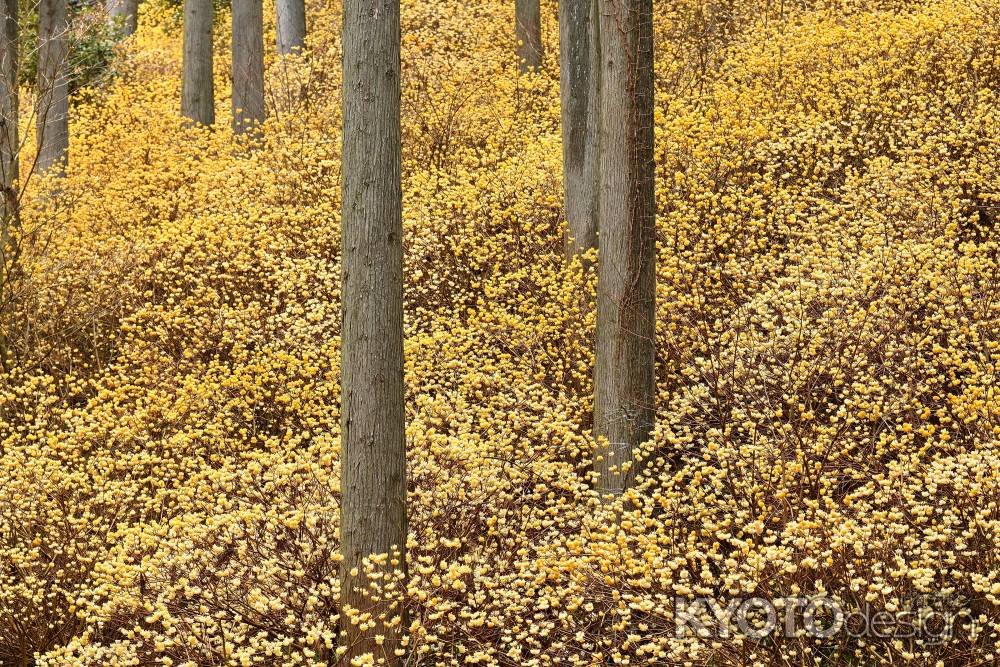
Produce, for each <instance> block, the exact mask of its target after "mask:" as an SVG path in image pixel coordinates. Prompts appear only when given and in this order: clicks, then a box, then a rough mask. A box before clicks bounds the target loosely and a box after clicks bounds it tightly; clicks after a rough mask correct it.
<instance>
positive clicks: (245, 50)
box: [233, 0, 264, 134]
mask: <svg viewBox="0 0 1000 667" xmlns="http://www.w3.org/2000/svg"><path fill="white" fill-rule="evenodd" d="M263 122H264V3H263V0H233V132H235V133H236V134H247V133H248V132H250V133H252V132H254V131H255V129H256V128H257V127H258V126H259V125H260V124H261V123H263Z"/></svg>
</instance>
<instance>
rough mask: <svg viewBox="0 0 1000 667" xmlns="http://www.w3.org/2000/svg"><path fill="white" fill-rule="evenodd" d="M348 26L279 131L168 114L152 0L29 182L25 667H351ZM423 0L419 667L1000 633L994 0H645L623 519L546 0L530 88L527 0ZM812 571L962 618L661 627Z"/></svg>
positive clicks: (417, 25)
mask: <svg viewBox="0 0 1000 667" xmlns="http://www.w3.org/2000/svg"><path fill="white" fill-rule="evenodd" d="M340 11H341V10H340V3H338V2H331V3H329V4H327V3H325V2H321V1H313V0H310V1H309V2H308V3H307V16H308V18H309V35H308V42H307V50H306V52H305V54H303V55H302V56H292V57H289V58H286V59H283V60H278V59H276V58H275V57H274V56H273V53H271V52H272V51H273V48H270V49H269V60H268V63H267V67H268V69H267V104H268V113H269V118H268V121H267V123H266V125H265V127H264V131H263V135H262V137H261V138H260V141H259V143H257V144H256V145H254V144H252V143H250V142H248V141H247V140H244V139H239V138H235V137H234V136H233V134H232V132H231V131H230V130H229V129H228V126H227V123H226V122H224V120H223V121H222V122H219V123H218V126H217V127H216V128H215V129H214V130H209V129H205V128H191V127H186V126H185V125H184V124H183V123H182V119H181V118H180V115H179V100H180V30H179V27H178V25H177V14H176V9H175V8H174V7H173V6H172V5H169V4H168V3H166V2H165V1H164V0H151V1H150V2H147V3H146V4H144V5H142V13H141V15H140V20H139V25H140V28H139V31H138V33H137V34H136V35H134V36H133V37H131V38H129V39H128V40H126V41H125V42H124V43H123V44H122V45H121V46H120V47H119V51H118V53H117V56H116V60H115V62H114V65H113V67H114V72H113V75H112V76H110V78H109V80H108V81H107V82H106V83H105V84H103V85H102V86H101V87H100V88H98V89H95V90H91V91H88V94H87V95H86V96H81V99H79V100H78V101H77V103H76V104H75V106H74V111H73V118H72V122H71V128H70V131H71V154H70V167H69V169H68V171H67V175H66V177H65V178H64V179H62V180H61V182H55V181H54V180H52V179H49V180H45V179H40V180H39V179H36V180H33V181H32V183H31V185H30V187H29V197H28V199H27V200H26V202H25V204H24V211H23V216H24V220H25V223H24V224H25V230H27V231H26V233H28V234H31V235H32V243H31V244H30V245H29V246H28V248H29V251H28V253H27V256H26V260H25V261H26V265H25V266H26V274H25V279H24V283H23V285H22V287H21V291H20V292H19V293H18V295H17V299H16V308H15V309H14V311H13V313H12V314H11V315H10V318H11V319H10V325H9V327H8V329H7V330H8V332H9V334H8V337H9V339H10V345H11V348H12V349H13V350H14V351H15V352H16V353H17V359H18V361H17V363H16V364H14V365H12V366H11V368H10V369H9V370H8V371H7V372H6V373H5V374H3V375H2V376H0V665H4V666H7V665H10V666H11V667H28V666H35V665H37V666H38V667H62V666H80V667H83V666H86V667H103V666H107V667H125V666H126V665H138V666H143V667H145V666H154V665H156V666H159V665H163V666H168V665H172V666H174V667H196V666H197V667H202V666H215V665H219V666H221V665H233V666H241V665H267V666H275V667H277V666H285V665H309V666H316V665H330V664H335V661H336V657H337V655H338V651H337V648H338V646H337V627H338V622H339V610H340V608H339V604H338V601H339V583H338V576H337V571H338V559H339V557H340V555H339V552H338V546H339V537H338V535H339V520H340V519H339V463H338V461H339V452H340V424H339V416H340V412H339V395H340V387H339V374H340V373H339V370H340V362H339V329H340V325H339V309H340V252H339V244H340V194H339V190H340V185H339V183H340V160H339V154H340V145H341V144H340V142H341V137H340V123H341V118H340V94H341V90H340V78H341V70H340V20H341V16H340ZM402 11H403V34H402V50H403V52H402V72H403V82H402V89H403V93H402V95H403V99H402V144H403V223H404V231H405V238H404V249H405V280H406V283H405V304H406V306H405V308H406V311H405V330H406V340H405V357H406V386H407V396H406V401H407V427H406V429H407V431H406V432H407V445H408V472H409V499H408V500H409V504H408V509H409V515H410V516H409V522H410V530H409V543H408V544H407V556H408V560H409V570H410V571H409V579H408V580H407V581H386V582H384V587H383V591H382V593H383V594H385V595H396V594H399V591H400V590H402V589H405V598H406V600H407V601H408V605H409V609H410V617H409V623H410V626H409V629H408V633H407V636H408V639H407V642H408V644H407V648H408V652H409V653H408V655H409V657H408V663H407V664H410V665H414V666H416V665H420V666H425V665H426V666H431V665H502V666H509V667H519V666H529V665H613V664H621V665H625V664H630V665H688V664H690V665H706V666H716V665H731V666H742V665H788V666H789V667H790V666H792V665H889V664H892V665H898V664H907V665H927V666H934V665H942V666H944V665H948V666H951V665H988V664H994V661H995V660H1000V640H998V632H1000V388H998V387H1000V227H998V222H997V221H998V212H1000V57H998V53H1000V1H998V0H927V1H925V2H904V1H903V0H898V1H888V0H881V1H876V0H870V1H869V0H851V1H844V2H836V1H833V2H815V3H807V2H804V1H803V2H793V1H791V0H790V1H789V2H788V3H784V4H782V5H781V6H780V7H779V5H778V3H771V4H765V3H758V2H751V1H750V0H737V1H736V2H729V3H721V2H717V1H716V0H669V1H664V2H663V3H659V2H657V3H656V11H657V13H656V16H655V21H654V26H655V30H656V58H657V70H656V71H657V74H656V76H657V98H656V110H655V114H656V116H655V119H656V145H655V155H656V165H657V186H656V187H657V194H656V200H657V206H658V215H657V231H658V238H657V254H658V263H657V339H656V345H657V351H658V358H657V373H658V379H657V390H658V401H657V426H656V429H655V431H654V438H653V440H652V441H650V442H649V443H647V445H646V446H645V447H644V448H643V450H642V451H641V453H640V460H639V463H638V467H639V473H638V481H637V484H636V485H635V487H634V488H632V489H630V490H629V491H627V492H626V494H625V495H624V496H623V497H622V499H621V501H620V502H619V503H618V504H616V505H607V504H602V502H601V501H600V500H599V499H598V497H597V496H596V494H595V493H594V491H592V490H591V486H592V485H591V480H590V479H589V478H590V475H591V473H590V472H589V471H590V454H591V452H592V450H593V447H594V442H593V439H592V437H591V435H590V426H591V423H590V420H591V407H590V405H591V400H592V386H591V382H592V380H591V372H592V371H591V369H592V367H593V361H594V360H593V352H592V348H593V345H592V338H593V331H594V312H593V308H592V307H591V303H592V300H593V291H594V278H593V276H592V274H590V273H588V272H585V271H584V270H583V269H582V267H581V264H580V262H579V261H575V260H574V261H569V262H568V261H567V260H566V259H565V255H564V252H563V233H564V230H563V224H564V223H563V220H562V184H561V161H562V151H561V147H560V132H559V118H560V117H559V72H558V54H557V46H558V39H557V37H558V28H557V26H556V13H555V12H556V9H555V3H543V21H544V25H543V37H544V41H545V46H546V61H545V66H544V68H543V69H542V70H541V71H540V72H538V73H537V74H525V75H519V74H518V72H517V67H516V63H515V61H514V58H513V52H514V35H513V30H512V18H511V16H512V11H513V10H512V3H511V2H508V1H507V0H425V1H419V2H418V1H413V0H408V1H406V2H404V4H403V9H402ZM273 14H274V12H273V8H272V7H271V6H270V5H265V22H266V25H265V44H267V45H271V44H273V40H274V34H273V31H274V26H273ZM227 20H228V18H227V16H226V15H223V16H221V17H219V19H218V21H219V25H226V21H227ZM706 26H709V27H710V28H711V29H708V28H707V27H706ZM216 34H217V38H218V39H219V40H220V43H219V45H218V49H217V54H218V57H217V59H216V63H215V68H216V69H215V75H216V86H215V89H216V93H217V96H218V99H217V103H216V106H217V108H218V109H219V110H220V116H224V111H225V110H226V109H228V95H229V79H228V76H229V62H228V56H226V55H225V54H227V53H228V46H227V44H228V37H227V33H226V32H225V31H224V30H218V31H217V32H216ZM27 134H28V135H29V136H30V132H28V133H27ZM817 595H818V596H828V597H829V598H831V599H835V600H837V601H839V602H840V603H842V604H843V605H845V607H849V608H852V609H854V608H861V607H863V606H864V605H869V606H873V607H875V608H877V609H885V610H889V611H894V610H897V609H899V608H901V607H904V606H906V605H908V604H910V603H912V601H914V600H918V599H924V598H925V597H927V596H931V597H933V598H934V599H937V598H938V597H940V596H943V597H944V598H946V599H947V600H949V601H959V602H956V604H960V605H961V607H962V609H963V610H966V611H967V612H968V616H969V618H970V619H972V620H974V621H975V622H974V623H973V625H975V630H973V631H965V630H956V632H954V633H952V634H951V635H950V636H947V637H944V638H939V639H940V640H934V639H931V638H928V637H924V636H916V637H909V638H900V637H898V636H893V637H888V638H882V637H877V636H866V637H848V636H845V635H843V634H838V635H836V636H834V637H831V638H824V637H818V636H815V635H811V634H808V633H798V634H796V633H792V636H771V637H768V638H766V639H763V640H759V641H756V640H752V639H748V638H745V637H740V636H737V635H735V634H730V635H727V636H713V637H699V636H698V633H697V632H694V633H685V632H681V631H679V628H678V623H677V616H676V613H677V605H678V604H679V600H684V599H689V598H690V597H692V596H693V597H698V596H706V597H712V598H714V599H719V600H739V599H745V598H749V597H754V596H760V597H762V598H769V599H770V598H787V597H803V598H809V597H810V596H817ZM782 620H783V619H782Z"/></svg>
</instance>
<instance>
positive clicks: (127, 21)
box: [107, 0, 139, 37]
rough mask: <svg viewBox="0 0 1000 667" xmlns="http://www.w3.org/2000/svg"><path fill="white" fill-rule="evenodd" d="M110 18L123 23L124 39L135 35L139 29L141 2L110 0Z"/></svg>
mask: <svg viewBox="0 0 1000 667" xmlns="http://www.w3.org/2000/svg"><path fill="white" fill-rule="evenodd" d="M107 12H108V18H109V19H111V21H113V22H114V23H116V24H117V23H119V22H120V23H121V34H122V37H128V36H129V35H132V34H134V33H135V30H136V28H138V27H139V0H108V4H107Z"/></svg>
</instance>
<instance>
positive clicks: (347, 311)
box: [340, 0, 407, 665]
mask: <svg viewBox="0 0 1000 667" xmlns="http://www.w3.org/2000/svg"><path fill="white" fill-rule="evenodd" d="M399 40H400V32H399V0H344V28H343V50H344V77H343V81H344V84H343V117H344V132H343V142H344V144H343V165H342V173H343V215H342V224H343V237H342V244H341V247H342V253H343V293H342V309H343V326H342V331H341V343H342V352H343V364H342V376H341V431H342V448H341V461H340V463H341V540H342V545H341V548H342V553H343V561H342V562H341V564H340V568H341V570H340V575H341V603H342V605H344V611H343V613H342V616H341V632H342V641H343V642H344V645H345V646H347V647H348V651H347V654H346V655H344V656H343V664H345V665H347V664H350V662H351V659H352V658H353V657H355V656H359V655H363V654H365V653H373V654H374V655H375V657H376V660H377V659H379V658H384V660H385V661H386V664H388V665H401V664H402V658H399V657H397V656H396V655H395V650H396V649H397V648H401V645H400V639H401V635H402V633H403V631H404V629H405V610H404V609H403V607H402V606H401V605H402V600H401V594H400V592H399V590H398V589H397V591H396V592H388V593H386V594H385V595H382V596H375V599H372V597H371V596H370V595H368V594H366V592H367V591H368V590H370V589H369V588H368V586H369V584H370V583H377V581H376V582H372V580H371V579H369V577H368V576H367V573H366V569H365V567H364V565H363V560H364V559H365V558H366V557H368V556H372V555H375V554H386V553H390V552H394V551H395V552H398V553H397V555H395V556H390V560H389V561H388V562H387V563H385V564H382V565H377V566H376V569H378V570H380V571H382V572H392V573H395V574H396V575H398V576H400V577H403V579H404V583H403V584H402V586H403V587H404V589H405V576H406V555H405V550H406V533H407V522H406V440H405V424H404V419H405V413H404V409H403V249H402V232H403V229H402V212H401V209H402V203H401V201H402V194H401V186H400V162H401V154H400V121H399V106H400V70H399V50H400V46H399ZM379 581H384V580H379ZM354 609H356V610H361V611H362V612H368V613H371V615H372V622H373V625H372V626H370V627H366V628H365V629H362V628H360V627H359V626H358V625H356V624H355V623H352V620H351V614H350V610H354ZM355 620H356V619H355ZM378 635H382V637H384V641H382V642H381V643H379V642H378V641H377V640H376V636H378Z"/></svg>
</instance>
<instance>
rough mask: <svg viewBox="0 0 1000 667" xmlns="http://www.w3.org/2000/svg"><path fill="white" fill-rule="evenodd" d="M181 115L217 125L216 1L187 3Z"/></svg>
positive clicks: (201, 0) (186, 1)
mask: <svg viewBox="0 0 1000 667" xmlns="http://www.w3.org/2000/svg"><path fill="white" fill-rule="evenodd" d="M182 77H183V78H182V80H181V115H183V116H184V117H185V118H189V119H190V120H192V121H194V122H195V123H200V124H201V125H213V124H215V82H214V79H213V78H212V0H184V72H183V74H182Z"/></svg>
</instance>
